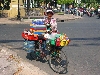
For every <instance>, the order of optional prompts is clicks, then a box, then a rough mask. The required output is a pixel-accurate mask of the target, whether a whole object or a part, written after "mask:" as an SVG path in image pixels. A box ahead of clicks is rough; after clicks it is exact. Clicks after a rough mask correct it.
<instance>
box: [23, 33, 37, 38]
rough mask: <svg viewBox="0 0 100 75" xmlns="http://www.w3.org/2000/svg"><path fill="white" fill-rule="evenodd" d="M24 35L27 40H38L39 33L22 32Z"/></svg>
mask: <svg viewBox="0 0 100 75" xmlns="http://www.w3.org/2000/svg"><path fill="white" fill-rule="evenodd" d="M22 37H23V38H24V39H26V40H38V35H36V34H34V35H28V34H25V33H22Z"/></svg>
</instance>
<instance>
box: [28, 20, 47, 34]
mask: <svg viewBox="0 0 100 75" xmlns="http://www.w3.org/2000/svg"><path fill="white" fill-rule="evenodd" d="M30 28H31V29H32V30H34V34H38V35H40V34H43V33H45V32H46V30H47V27H46V25H44V19H35V20H32V24H30Z"/></svg>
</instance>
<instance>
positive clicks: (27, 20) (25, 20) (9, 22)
mask: <svg viewBox="0 0 100 75" xmlns="http://www.w3.org/2000/svg"><path fill="white" fill-rule="evenodd" d="M76 19H82V17H76V18H70V19H57V22H66V21H70V20H76ZM32 20H33V19H24V20H22V21H17V22H16V21H8V22H6V23H5V22H0V24H30V23H31V22H32Z"/></svg>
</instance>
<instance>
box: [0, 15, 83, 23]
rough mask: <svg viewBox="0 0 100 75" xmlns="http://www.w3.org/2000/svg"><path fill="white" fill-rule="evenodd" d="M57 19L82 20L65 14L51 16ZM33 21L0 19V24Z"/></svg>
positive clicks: (59, 20)
mask: <svg viewBox="0 0 100 75" xmlns="http://www.w3.org/2000/svg"><path fill="white" fill-rule="evenodd" d="M36 17H37V18H39V17H38V16H35V18H36ZM53 17H54V18H56V19H57V22H61V21H62V20H63V21H68V20H76V19H82V17H80V16H74V15H72V14H66V15H57V14H55V15H54V16H53ZM40 18H44V16H40ZM32 20H33V19H23V20H22V21H17V20H9V19H8V18H0V24H30V23H31V22H32Z"/></svg>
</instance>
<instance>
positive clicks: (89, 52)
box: [0, 17, 100, 75]
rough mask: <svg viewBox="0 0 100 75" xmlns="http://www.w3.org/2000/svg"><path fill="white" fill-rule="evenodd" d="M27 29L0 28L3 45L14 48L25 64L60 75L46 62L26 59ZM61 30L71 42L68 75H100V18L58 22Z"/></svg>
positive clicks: (65, 49)
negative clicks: (24, 45) (24, 44)
mask: <svg viewBox="0 0 100 75" xmlns="http://www.w3.org/2000/svg"><path fill="white" fill-rule="evenodd" d="M24 28H29V25H0V45H2V44H7V45H9V46H12V47H13V48H12V49H13V50H15V51H16V52H18V54H19V55H20V56H21V57H22V58H23V59H25V60H26V61H28V62H30V63H32V64H34V65H35V66H38V67H39V68H41V69H43V70H44V71H46V72H47V73H49V74H50V75H59V74H56V73H54V72H53V71H52V70H51V69H50V68H49V66H48V64H47V63H42V62H39V61H38V62H36V61H31V60H29V59H27V57H26V55H27V53H26V52H25V51H23V50H22V44H23V39H22V37H21V32H22V31H23V29H24ZM58 29H59V31H60V32H64V33H66V34H67V35H68V36H69V37H70V39H71V43H70V44H69V46H68V47H65V48H64V49H63V50H64V51H65V52H66V54H67V56H68V60H69V66H68V73H67V74H65V75H100V19H96V17H92V18H88V17H84V18H83V19H82V20H75V21H68V22H65V23H58Z"/></svg>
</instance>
